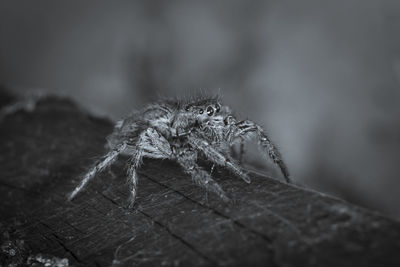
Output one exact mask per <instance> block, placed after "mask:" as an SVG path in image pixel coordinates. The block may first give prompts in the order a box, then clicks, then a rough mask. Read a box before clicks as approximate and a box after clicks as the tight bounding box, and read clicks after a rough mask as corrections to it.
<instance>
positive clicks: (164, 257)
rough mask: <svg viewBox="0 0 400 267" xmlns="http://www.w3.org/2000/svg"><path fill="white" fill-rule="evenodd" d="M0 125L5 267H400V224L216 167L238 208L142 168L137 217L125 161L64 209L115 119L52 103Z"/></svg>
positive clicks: (160, 170)
mask: <svg viewBox="0 0 400 267" xmlns="http://www.w3.org/2000/svg"><path fill="white" fill-rule="evenodd" d="M10 99H11V98H10ZM0 127H1V128H0V137H1V138H0V151H1V156H0V166H1V168H0V202H1V206H0V214H1V215H0V216H1V217H0V222H1V225H0V228H1V229H0V230H1V231H2V233H3V234H2V237H1V238H2V239H1V244H2V251H1V253H2V254H1V257H0V263H1V264H4V265H5V264H6V263H26V261H27V258H28V256H29V255H36V254H37V253H43V254H44V255H53V256H56V257H59V258H68V260H69V262H70V264H73V265H74V266H79V265H82V266H133V265H134V266H245V265H254V266H400V256H399V254H398V251H399V250H400V223H399V222H397V221H395V220H392V219H388V218H385V217H383V216H381V215H379V214H377V213H374V212H371V211H368V210H365V209H362V208H359V207H356V206H354V205H351V204H349V203H346V202H344V201H342V200H339V199H334V198H331V197H328V196H326V195H323V194H320V193H318V192H313V191H309V190H304V189H302V188H299V187H296V186H293V185H287V184H284V183H281V182H280V181H277V180H274V179H271V178H268V177H265V176H262V175H257V174H255V173H252V174H251V177H252V180H253V181H252V183H251V184H249V185H248V184H246V183H244V182H243V181H242V180H241V179H239V178H237V177H234V176H233V175H231V174H230V173H228V172H227V171H226V170H224V169H222V168H217V171H215V172H214V173H213V176H214V177H215V179H216V180H217V181H218V182H219V183H220V184H221V186H222V187H223V188H224V189H225V190H226V191H227V192H228V194H229V195H230V196H231V198H232V199H234V200H235V202H234V203H232V204H224V203H223V202H221V201H220V199H218V198H217V197H215V196H214V195H212V194H205V191H204V190H203V189H200V188H198V187H197V186H195V185H194V184H193V183H192V181H191V179H190V178H189V177H187V175H185V174H184V173H183V172H182V171H181V170H180V168H179V167H178V165H177V164H175V163H174V162H171V161H157V160H145V161H144V166H143V167H142V168H141V169H140V171H139V177H140V180H139V186H138V198H137V200H136V204H135V207H134V208H133V209H129V208H128V207H127V198H128V193H129V192H128V187H127V184H126V179H125V172H126V161H127V158H126V157H121V158H120V159H119V160H118V161H117V162H116V164H115V165H114V166H113V167H112V168H111V170H112V172H108V171H104V173H102V174H100V175H98V177H96V179H94V180H93V181H92V182H90V184H89V186H88V187H86V189H85V190H84V191H82V192H81V193H80V194H79V195H78V196H77V197H76V199H75V200H73V201H72V202H68V201H67V200H66V195H67V193H69V192H71V191H72V190H73V189H74V187H75V186H76V185H77V184H78V182H79V179H80V178H79V175H80V174H81V173H83V172H85V170H87V168H88V167H89V166H91V164H93V162H95V161H96V159H97V158H98V157H99V156H101V155H102V153H103V152H104V142H105V139H104V138H105V136H107V135H108V134H109V133H110V132H111V130H112V124H111V122H110V121H108V120H106V119H101V118H95V117H93V116H91V115H89V114H87V113H85V112H83V111H81V110H80V109H78V108H77V107H76V106H75V105H74V104H73V103H72V102H70V101H69V100H66V99H59V98H49V99H46V100H43V101H41V103H40V104H39V105H38V107H37V108H36V110H35V111H34V112H32V113H27V112H23V111H22V112H17V113H15V114H13V115H11V116H8V117H6V118H4V120H3V121H2V122H1V124H0ZM112 173H113V174H112ZM4 244H6V245H4ZM7 244H8V245H7ZM7 246H8V247H14V248H15V250H16V254H15V255H14V256H13V255H10V253H9V251H8V250H7V249H5V248H6V247H7Z"/></svg>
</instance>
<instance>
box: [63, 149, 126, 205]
mask: <svg viewBox="0 0 400 267" xmlns="http://www.w3.org/2000/svg"><path fill="white" fill-rule="evenodd" d="M126 146H127V144H126V143H122V144H119V145H117V146H116V147H115V148H114V149H113V150H111V151H110V152H108V153H107V154H106V155H105V156H104V157H103V159H102V160H101V161H99V162H98V163H97V164H96V165H95V166H94V167H92V168H91V169H90V171H89V172H87V173H86V174H85V176H84V177H83V179H82V180H81V182H80V183H79V185H78V186H77V187H76V188H75V189H74V191H72V193H71V194H70V195H69V197H68V200H72V199H73V198H74V197H75V196H76V194H78V193H79V191H81V190H82V188H83V187H84V186H85V185H86V184H87V183H88V182H89V181H90V180H91V179H92V178H93V177H94V176H95V175H96V174H97V173H99V172H101V171H102V170H103V169H104V168H106V167H107V166H110V165H111V164H112V163H113V162H114V161H115V160H116V159H117V156H118V155H119V154H121V153H122V152H123V150H124V149H125V148H126Z"/></svg>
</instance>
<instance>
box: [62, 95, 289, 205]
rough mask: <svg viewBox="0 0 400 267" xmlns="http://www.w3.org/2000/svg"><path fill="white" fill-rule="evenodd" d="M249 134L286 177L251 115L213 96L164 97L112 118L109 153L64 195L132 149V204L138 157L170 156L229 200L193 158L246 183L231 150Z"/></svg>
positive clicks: (196, 179)
mask: <svg viewBox="0 0 400 267" xmlns="http://www.w3.org/2000/svg"><path fill="white" fill-rule="evenodd" d="M252 137H255V138H257V140H258V144H259V147H260V149H261V151H262V152H263V154H265V155H268V156H269V157H270V158H271V159H272V161H273V162H274V163H276V164H277V165H278V166H279V167H280V169H281V171H282V174H283V176H284V177H285V179H286V181H287V182H289V173H288V171H287V168H286V165H285V163H284V162H283V160H282V157H281V155H280V153H279V151H278V149H277V148H276V147H275V146H274V145H273V143H272V142H271V140H270V139H269V137H268V136H267V134H266V133H265V132H264V130H263V129H262V128H261V127H260V126H259V125H257V124H256V123H254V122H252V121H250V120H242V121H238V120H236V118H235V117H234V116H233V115H232V113H231V110H230V108H229V107H227V106H222V105H221V104H220V99H219V98H218V97H213V98H198V99H192V100H189V101H179V100H165V101H160V102H156V103H153V104H150V105H147V106H146V107H144V108H143V109H141V110H140V111H136V112H134V113H132V114H131V115H130V116H128V117H127V118H125V119H124V120H121V121H119V122H117V124H116V125H115V128H114V131H113V133H112V134H111V135H110V136H109V137H107V141H108V144H107V149H108V153H107V154H106V155H104V157H103V158H102V159H101V160H100V161H98V162H97V164H95V165H94V166H93V167H92V168H91V169H90V170H89V171H88V172H87V173H86V174H85V175H84V176H83V178H82V181H81V182H80V184H79V185H78V186H77V187H76V188H75V190H74V191H73V192H72V193H71V194H70V196H69V199H72V198H74V197H75V196H76V194H77V193H78V192H79V191H80V190H81V189H82V188H83V187H84V186H85V185H86V184H87V183H88V182H89V180H90V179H92V178H93V177H94V176H95V175H96V174H97V173H99V172H100V171H102V170H103V169H104V168H106V167H108V166H110V165H111V164H112V163H113V162H114V161H115V160H116V158H117V156H118V155H119V154H122V153H124V154H129V155H131V163H130V167H129V170H128V176H129V181H130V184H131V202H130V203H131V204H133V202H134V200H135V197H136V185H137V173H136V171H137V169H138V168H139V167H140V165H141V162H142V158H143V157H148V158H156V159H172V160H175V161H176V162H178V164H179V165H180V166H181V167H182V169H183V171H185V172H186V173H188V174H189V175H190V176H191V177H192V179H193V181H194V182H195V183H196V184H197V185H199V186H201V187H203V188H205V189H206V190H207V191H210V192H214V193H216V194H217V195H219V196H220V197H221V198H222V199H223V200H228V197H227V196H226V194H225V192H224V191H223V190H222V189H221V187H220V186H219V185H218V184H217V183H216V182H215V181H214V180H213V179H212V177H211V174H210V173H209V172H207V171H205V170H204V169H202V168H201V167H200V166H199V165H198V164H197V158H198V155H201V156H203V157H205V158H206V159H207V160H209V161H211V162H212V163H213V164H216V165H220V166H224V167H225V168H227V169H229V170H230V171H232V172H233V173H235V174H236V175H237V176H239V177H241V178H242V179H243V180H244V181H246V182H248V183H249V182H250V179H249V177H248V176H247V174H246V173H245V172H244V171H243V170H242V168H241V167H240V166H239V165H238V164H237V163H236V161H235V160H234V159H233V158H232V156H231V154H230V152H231V147H232V146H233V145H234V144H235V143H238V142H239V143H242V142H243V140H246V139H249V138H252Z"/></svg>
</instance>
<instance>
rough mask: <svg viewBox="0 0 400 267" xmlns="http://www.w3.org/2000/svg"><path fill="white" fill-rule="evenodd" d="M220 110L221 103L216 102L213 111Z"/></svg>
mask: <svg viewBox="0 0 400 267" xmlns="http://www.w3.org/2000/svg"><path fill="white" fill-rule="evenodd" d="M220 110H221V105H220V104H218V103H217V104H216V105H215V112H219V111H220Z"/></svg>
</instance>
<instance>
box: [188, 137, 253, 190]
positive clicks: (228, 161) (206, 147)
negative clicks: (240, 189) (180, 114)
mask: <svg viewBox="0 0 400 267" xmlns="http://www.w3.org/2000/svg"><path fill="white" fill-rule="evenodd" d="M187 140H188V142H189V144H190V145H191V146H193V147H195V148H196V149H198V150H200V151H202V152H203V154H204V155H205V156H206V158H207V159H209V160H211V161H212V162H214V163H216V164H218V165H220V166H224V167H226V168H228V169H229V170H230V171H232V172H233V173H235V174H236V175H238V176H239V177H240V178H242V179H243V180H244V181H245V182H246V183H250V182H251V181H250V177H249V176H248V175H247V174H246V173H244V172H243V170H242V168H241V167H240V166H239V165H237V164H236V163H234V161H233V159H232V158H231V157H227V156H224V155H223V154H222V153H220V152H219V151H218V150H216V149H215V148H213V147H212V146H211V144H210V143H208V142H207V141H206V140H204V139H202V138H201V137H199V136H198V135H194V134H193V135H189V136H188V137H187Z"/></svg>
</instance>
